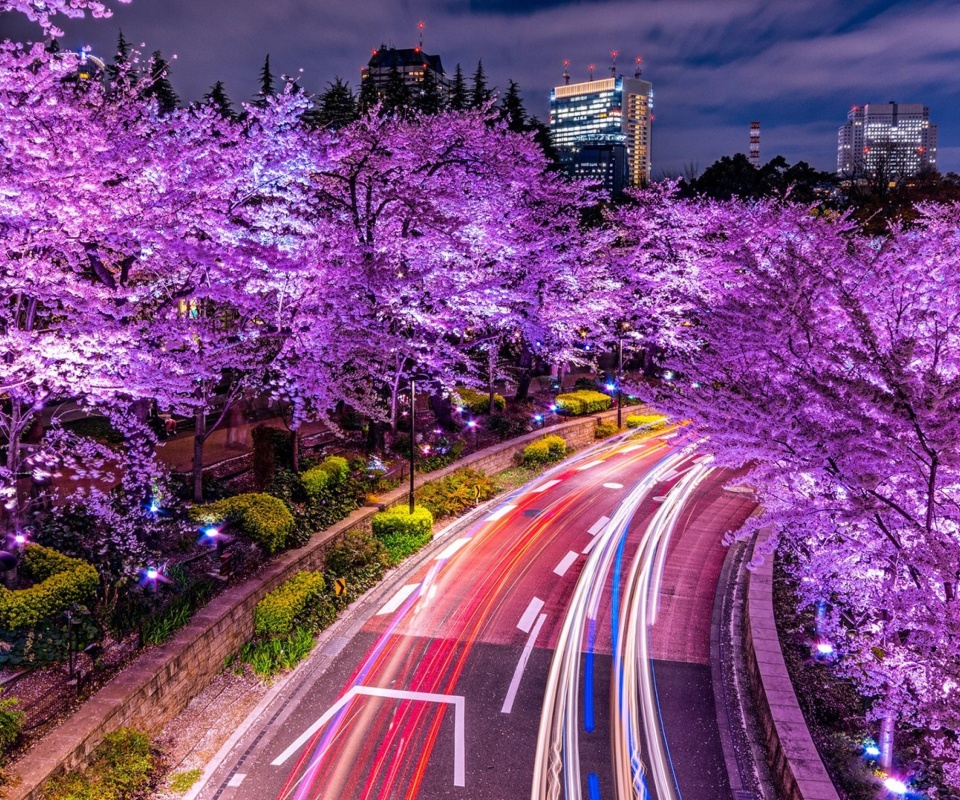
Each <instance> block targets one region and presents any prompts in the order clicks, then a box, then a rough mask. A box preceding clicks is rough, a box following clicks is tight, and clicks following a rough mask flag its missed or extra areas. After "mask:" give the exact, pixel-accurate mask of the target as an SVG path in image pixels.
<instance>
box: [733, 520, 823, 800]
mask: <svg viewBox="0 0 960 800" xmlns="http://www.w3.org/2000/svg"><path fill="white" fill-rule="evenodd" d="M770 534H771V530H770V529H769V528H764V529H762V530H761V531H760V532H759V534H758V535H757V540H756V543H755V545H754V546H756V544H760V543H762V542H765V541H766V540H767V538H769V536H770ZM748 581H749V582H748V585H747V609H746V614H745V619H744V621H743V638H744V657H745V661H746V667H747V673H748V676H749V679H750V686H751V688H752V689H753V695H754V698H755V700H756V709H757V716H758V717H759V720H760V727H761V729H762V731H763V734H764V739H765V743H766V746H767V751H768V760H769V763H770V769H771V773H772V777H773V781H774V784H775V786H776V789H777V792H778V794H779V796H780V797H781V798H783V800H839V795H838V794H837V790H836V788H834V785H833V782H832V781H831V780H830V776H829V775H828V774H827V770H826V768H825V767H824V766H823V762H822V761H821V760H820V754H819V753H818V752H817V747H816V745H815V744H814V743H813V739H812V738H811V736H810V731H809V730H808V729H807V723H806V721H805V720H804V718H803V712H802V711H801V710H800V704H799V703H798V702H797V695H796V693H795V692H794V690H793V684H792V683H791V681H790V676H789V675H788V674H787V665H786V663H785V662H784V660H783V651H782V650H781V649H780V639H779V637H778V635H777V625H776V622H775V621H774V617H773V556H772V555H770V556H768V557H767V558H766V559H764V562H763V564H762V565H761V566H760V567H759V568H758V569H756V570H754V571H753V572H751V573H750V574H749V578H748Z"/></svg>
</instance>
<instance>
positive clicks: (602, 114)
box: [550, 75, 653, 193]
mask: <svg viewBox="0 0 960 800" xmlns="http://www.w3.org/2000/svg"><path fill="white" fill-rule="evenodd" d="M652 106H653V87H652V85H651V84H650V82H649V81H645V80H641V79H640V77H639V75H638V76H637V77H635V78H626V77H624V76H622V75H613V76H612V77H609V78H602V79H600V80H589V81H586V82H584V83H572V84H571V83H568V84H565V85H563V86H557V87H556V88H554V89H553V91H552V92H551V93H550V135H551V139H552V141H553V145H554V147H556V148H557V151H558V152H559V153H560V158H561V160H562V161H563V162H564V164H566V165H567V169H568V170H569V172H570V173H571V174H572V175H577V174H581V175H583V174H585V173H587V172H589V171H590V170H591V169H593V168H594V167H595V166H596V165H597V164H598V163H599V162H604V165H605V166H604V167H603V169H604V171H605V174H609V175H610V181H609V182H607V181H605V183H604V188H605V189H607V190H608V191H610V192H611V193H614V192H615V189H616V183H617V181H618V180H619V179H618V178H617V175H618V174H619V171H618V168H617V166H616V162H617V161H618V158H622V159H623V160H624V161H625V163H626V177H625V182H626V184H627V185H629V186H640V185H643V184H646V183H648V182H649V181H650V133H651V131H650V122H651V119H652V116H651V112H652ZM618 148H622V150H620V156H618V154H617V151H618ZM608 167H609V168H608Z"/></svg>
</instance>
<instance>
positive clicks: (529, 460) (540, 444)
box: [520, 435, 567, 467]
mask: <svg viewBox="0 0 960 800" xmlns="http://www.w3.org/2000/svg"><path fill="white" fill-rule="evenodd" d="M566 454H567V443H566V441H565V440H564V439H563V437H562V436H556V435H550V436H544V437H543V438H542V439H537V440H536V441H535V442H530V444H528V445H527V446H526V447H524V448H523V453H522V454H521V456H520V463H521V464H523V466H525V467H537V466H540V465H542V464H550V463H552V462H554V461H559V460H560V459H561V458H563V457H564V456H565V455H566Z"/></svg>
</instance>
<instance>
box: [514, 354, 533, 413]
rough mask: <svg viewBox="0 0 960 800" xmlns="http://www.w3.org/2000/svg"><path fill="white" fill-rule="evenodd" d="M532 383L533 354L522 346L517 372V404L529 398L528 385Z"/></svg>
mask: <svg viewBox="0 0 960 800" xmlns="http://www.w3.org/2000/svg"><path fill="white" fill-rule="evenodd" d="M532 382H533V354H532V353H531V352H530V348H528V347H527V345H526V344H524V345H523V346H522V348H521V350H520V369H519V371H518V372H517V394H516V397H515V399H516V400H517V402H523V401H524V400H526V399H527V398H528V397H529V396H530V384H531V383H532Z"/></svg>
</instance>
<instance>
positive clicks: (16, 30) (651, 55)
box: [0, 0, 960, 177]
mask: <svg viewBox="0 0 960 800" xmlns="http://www.w3.org/2000/svg"><path fill="white" fill-rule="evenodd" d="M421 19H422V20H423V21H424V22H425V24H426V31H425V44H424V49H425V50H426V52H428V53H437V54H439V55H440V56H441V57H442V59H443V64H444V67H445V69H446V71H447V73H448V74H452V73H453V69H454V67H455V65H456V63H457V62H458V61H459V62H460V63H461V64H462V65H463V68H464V71H465V73H467V74H468V75H469V74H472V72H473V70H474V69H475V67H476V63H477V60H478V59H480V58H482V59H483V63H484V67H485V68H486V70H487V74H488V76H489V78H490V80H491V83H492V84H493V85H495V86H498V87H501V88H502V87H505V86H506V83H507V80H508V79H509V78H512V79H514V80H515V81H517V82H518V83H519V84H520V87H521V89H522V91H523V94H524V99H525V101H526V104H527V107H528V109H529V110H530V111H532V112H533V113H535V114H537V115H538V116H541V117H542V118H544V119H545V118H546V115H547V105H548V93H549V90H550V87H551V86H553V85H555V84H559V83H561V82H562V78H561V73H562V62H563V60H564V59H569V60H570V64H571V68H570V69H571V74H572V77H573V79H574V80H585V79H586V78H587V65H588V64H589V63H591V62H593V63H595V64H596V65H597V72H596V74H597V75H598V76H599V75H601V74H604V71H605V70H606V69H607V68H608V67H609V64H610V56H609V53H610V51H611V50H618V51H619V52H620V54H621V55H620V64H621V66H622V67H623V72H624V73H626V74H629V75H632V74H633V61H634V58H635V57H636V56H642V57H643V60H644V77H645V78H646V79H648V80H650V81H651V82H652V83H653V88H654V114H655V117H656V121H655V122H654V140H653V172H654V176H655V177H660V176H662V175H664V174H681V173H683V172H684V171H685V170H686V169H688V168H689V167H691V166H692V167H696V168H698V169H699V170H703V169H704V168H705V167H706V166H708V165H709V164H711V163H712V162H713V161H715V160H716V159H717V158H719V157H720V156H722V155H728V154H732V153H735V152H738V151H739V152H746V150H747V144H748V135H749V123H750V121H751V120H754V119H756V120H760V122H761V125H762V137H761V158H762V160H764V161H766V160H767V159H769V158H771V157H772V156H774V155H777V154H782V155H784V156H785V157H786V158H787V159H788V161H790V162H793V161H797V160H800V159H804V160H806V161H808V162H810V163H811V164H813V165H814V166H815V167H818V168H821V169H827V170H833V169H834V168H835V164H836V139H837V127H838V126H839V125H840V124H842V123H843V121H844V120H845V119H846V113H847V110H848V109H849V107H850V106H851V105H854V104H863V103H866V102H886V101H888V100H895V101H897V102H904V103H905V102H922V103H925V104H926V105H928V106H929V107H930V110H931V118H932V120H933V121H934V122H935V123H937V124H938V125H939V127H940V140H939V155H940V157H939V166H940V169H941V171H943V172H946V171H950V170H953V171H957V172H960V97H958V88H960V3H957V2H956V0H953V2H924V1H923V0H902V2H862V1H861V2H852V1H851V0H790V2H785V1H784V0H652V1H651V0H628V1H627V2H622V1H616V0H586V1H584V2H565V1H564V0H446V2H444V0H397V1H395V2H390V0H353V1H352V2H329V1H327V2H324V0H260V2H250V0H134V2H133V3H132V4H131V5H127V6H118V7H117V11H116V13H115V15H114V17H113V18H112V19H108V20H84V21H80V22H74V21H70V20H59V19H58V24H59V25H60V26H61V27H63V28H65V29H66V31H67V35H66V36H65V37H64V39H63V41H62V44H63V46H64V47H69V48H75V47H79V46H81V45H84V44H88V45H91V46H92V47H93V49H94V52H95V53H97V54H98V55H101V56H102V57H105V58H108V59H109V58H110V57H111V56H112V54H113V52H114V50H115V47H116V37H117V30H118V28H122V29H123V32H124V35H125V36H126V38H127V39H128V40H129V41H131V42H134V43H137V44H139V43H140V42H143V43H145V47H144V50H145V51H146V52H147V53H148V54H149V52H151V51H153V50H156V49H160V50H162V51H163V53H164V55H165V56H170V55H172V54H174V53H175V54H176V55H177V60H176V61H175V62H174V63H173V67H172V73H171V80H172V82H173V84H174V86H175V87H176V89H177V91H178V92H179V93H180V94H181V96H182V97H183V98H184V99H185V100H193V99H196V98H198V97H199V96H201V95H202V94H203V93H204V92H205V91H206V90H207V89H208V88H209V86H210V85H211V84H212V83H213V82H214V81H216V80H218V79H220V80H223V81H224V82H225V84H226V88H227V92H228V94H229V95H230V97H231V98H232V99H233V100H234V101H235V102H236V101H240V100H249V99H251V98H252V97H253V95H254V93H255V91H256V88H257V75H258V72H259V69H260V67H261V65H262V63H263V58H264V56H265V55H266V54H267V53H269V54H270V61H271V65H272V67H273V71H274V72H275V73H277V74H280V73H285V74H290V75H298V74H300V75H301V77H300V82H301V84H302V85H303V86H304V87H305V88H306V89H307V90H308V91H311V92H317V91H320V90H322V89H323V88H324V87H325V86H326V84H327V82H328V81H330V80H331V79H333V77H334V76H335V75H339V76H341V77H343V78H344V79H346V80H349V81H350V83H351V84H352V85H353V86H354V87H356V85H357V83H358V82H359V74H360V67H361V66H362V65H364V64H365V63H366V60H367V58H368V57H369V54H370V51H371V49H372V48H374V47H377V46H378V45H380V44H381V43H386V44H388V45H390V44H392V45H395V46H397V47H412V46H414V45H415V44H416V42H417V22H418V21H419V20H421ZM37 31H38V29H37V28H36V27H35V26H33V25H31V24H30V23H28V22H26V21H21V19H20V18H18V17H16V16H14V15H11V14H4V15H2V16H0V36H3V37H12V38H15V39H30V38H33V37H36V36H38V35H39V34H38V33H37ZM301 69H302V70H303V71H302V74H301V73H300V72H299V71H300V70H301Z"/></svg>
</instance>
